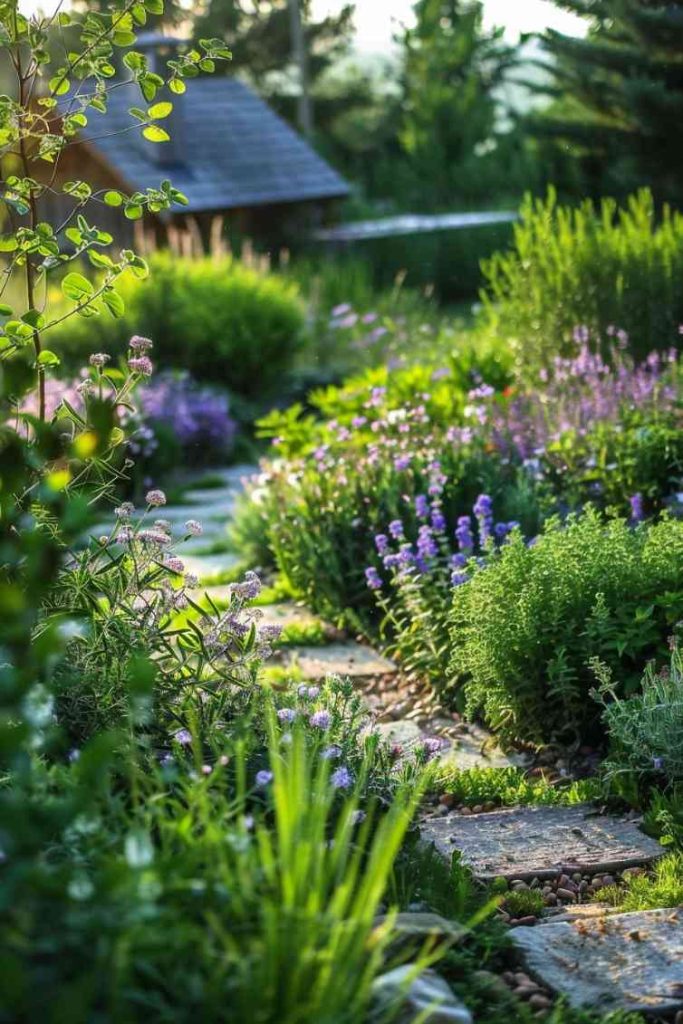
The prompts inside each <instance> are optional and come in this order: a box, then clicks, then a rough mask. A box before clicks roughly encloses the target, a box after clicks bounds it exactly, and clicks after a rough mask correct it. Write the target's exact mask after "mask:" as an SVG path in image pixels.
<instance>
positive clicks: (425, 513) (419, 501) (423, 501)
mask: <svg viewBox="0 0 683 1024" xmlns="http://www.w3.org/2000/svg"><path fill="white" fill-rule="evenodd" d="M415 514H416V515H417V516H418V518H419V519H427V518H428V517H429V499H428V497H427V495H426V494H418V495H417V497H416V498H415Z"/></svg>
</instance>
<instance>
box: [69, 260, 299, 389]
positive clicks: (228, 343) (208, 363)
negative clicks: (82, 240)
mask: <svg viewBox="0 0 683 1024" xmlns="http://www.w3.org/2000/svg"><path fill="white" fill-rule="evenodd" d="M150 268H151V270H152V276H151V277H150V279H149V280H148V281H145V282H144V283H141V282H138V281H137V280H136V279H135V278H133V277H131V276H126V278H124V279H123V280H122V281H121V284H120V287H119V292H120V294H121V295H122V297H123V299H124V301H125V304H126V313H125V314H124V315H123V316H122V317H120V318H119V319H118V320H104V319H102V320H97V321H88V322H87V325H85V324H83V325H80V324H77V323H75V322H73V321H72V322H69V323H65V324H64V327H63V328H62V329H60V330H59V332H58V333H56V334H55V347H56V348H57V350H58V351H59V352H60V354H61V355H62V358H63V360H64V361H69V362H70V363H71V365H72V366H75V365H76V364H79V363H80V362H81V361H82V360H83V357H84V356H86V355H87V354H89V353H90V352H91V351H92V350H93V349H104V350H106V351H109V352H112V353H120V352H121V351H122V349H123V347H124V345H125V342H126V341H127V339H128V338H129V337H130V335H131V333H142V334H144V335H147V336H148V337H153V338H154V340H155V346H156V350H157V352H158V356H159V358H160V359H161V360H162V361H163V363H164V365H165V366H172V367H178V368H184V369H186V370H189V371H190V373H191V374H192V375H193V376H194V377H195V378H196V379H198V380H207V381H211V382H213V383H219V384H224V385H225V386H227V387H229V388H230V389H231V390H232V391H234V392H235V393H236V394H238V395H240V396H243V397H244V398H245V399H249V400H251V401H256V402H259V401H264V400H265V399H267V397H268V396H271V395H272V394H273V393H274V391H275V390H276V389H277V388H278V387H279V386H280V385H281V383H282V378H283V376H284V375H286V373H287V372H288V370H289V369H290V368H291V366H292V364H293V360H294V357H295V354H296V351H297V347H298V345H299V343H300V340H301V330H302V326H303V311H302V307H301V305H300V303H299V300H298V298H297V294H296V290H295V288H294V287H293V286H292V285H289V284H287V283H285V282H284V281H282V280H281V279H280V278H278V277H276V276H275V275H266V274H261V273H259V272H257V271H255V270H251V269H248V268H247V267H244V266H242V265H241V264H239V263H237V262H234V261H233V260H230V259H223V260H214V259H208V258H207V259H202V260H187V259H178V258H177V257H174V256H172V255H171V254H170V253H157V254H156V255H154V256H152V257H151V259H150Z"/></svg>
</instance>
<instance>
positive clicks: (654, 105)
mask: <svg viewBox="0 0 683 1024" xmlns="http://www.w3.org/2000/svg"><path fill="white" fill-rule="evenodd" d="M555 3H556V5H557V6H558V7H562V8H563V9H565V10H567V11H570V12H572V13H574V14H578V15H580V16H581V17H584V18H586V19H587V20H588V21H589V31H588V34H587V35H586V37H585V38H574V37H572V36H567V35H563V34H562V33H559V32H555V31H550V30H549V31H548V32H546V33H545V36H544V40H543V42H544V47H545V50H546V52H547V55H548V56H549V57H550V61H549V62H548V63H547V66H548V67H549V70H550V71H551V75H552V85H551V86H550V87H544V88H545V91H546V92H549V93H550V95H552V96H553V97H554V100H555V102H554V103H553V104H552V105H551V107H550V108H549V110H548V111H547V112H546V113H545V114H544V115H539V116H537V117H535V118H534V119H533V121H532V130H533V131H534V133H535V134H537V135H539V136H545V137H546V138H547V137H552V138H555V139H557V140H559V141H560V143H561V144H563V145H564V146H565V147H566V146H569V147H570V152H571V153H573V154H574V155H575V156H576V157H577V158H578V159H579V161H580V162H581V164H582V166H583V169H584V171H585V172H586V174H587V176H588V178H589V181H590V183H591V185H592V188H593V190H594V191H598V190H609V191H616V192H625V191H628V190H631V189H633V188H634V187H636V186H638V185H643V184H645V185H651V186H652V188H653V190H654V192H655V194H656V196H657V197H658V198H659V199H660V200H670V201H674V202H680V201H682V200H683V144H682V143H681V141H680V125H681V123H683V0H666V2H663V0H555Z"/></svg>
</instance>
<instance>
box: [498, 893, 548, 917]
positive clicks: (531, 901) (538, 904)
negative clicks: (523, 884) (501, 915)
mask: <svg viewBox="0 0 683 1024" xmlns="http://www.w3.org/2000/svg"><path fill="white" fill-rule="evenodd" d="M544 907H545V900H544V899H543V893H541V892H539V890H538V889H518V890H517V891H513V892H509V893H507V895H506V897H505V909H506V911H507V912H508V914H510V915H511V916H512V917H528V916H531V915H533V916H534V917H538V916H539V915H540V914H542V913H543V908H544Z"/></svg>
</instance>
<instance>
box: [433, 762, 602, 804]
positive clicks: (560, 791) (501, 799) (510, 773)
mask: <svg viewBox="0 0 683 1024" xmlns="http://www.w3.org/2000/svg"><path fill="white" fill-rule="evenodd" d="M429 788H430V790H431V791H433V792H436V793H439V794H441V793H448V794H449V795H450V796H452V797H453V798H454V800H455V802H456V803H458V804H464V805H465V806H467V807H475V806H476V805H477V804H488V803H493V804H496V806H499V807H518V806H520V805H525V804H547V805H552V806H558V805H571V804H579V803H583V802H584V801H588V800H593V799H595V798H596V797H597V796H598V795H599V791H600V787H599V784H598V783H596V782H595V781H594V780H591V779H586V780H582V781H579V782H572V783H571V784H570V785H560V786H558V785H554V784H551V783H549V782H547V781H546V780H545V779H530V778H527V776H526V775H525V773H524V772H523V771H522V769H521V768H514V767H510V768H467V769H459V768H455V767H453V766H452V765H449V764H447V763H446V764H443V765H438V767H436V768H434V769H432V771H431V772H430V774H429Z"/></svg>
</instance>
